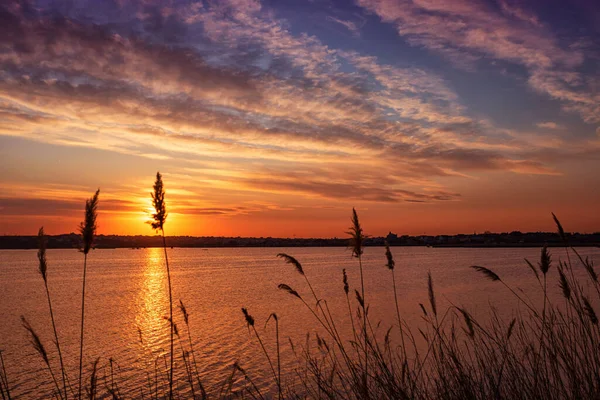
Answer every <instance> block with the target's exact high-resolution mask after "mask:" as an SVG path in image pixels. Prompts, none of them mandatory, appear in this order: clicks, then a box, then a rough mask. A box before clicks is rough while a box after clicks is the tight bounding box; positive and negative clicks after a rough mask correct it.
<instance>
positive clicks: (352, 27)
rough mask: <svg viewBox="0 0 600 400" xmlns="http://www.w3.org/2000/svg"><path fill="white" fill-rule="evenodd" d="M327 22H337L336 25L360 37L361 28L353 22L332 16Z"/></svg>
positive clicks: (328, 17)
mask: <svg viewBox="0 0 600 400" xmlns="http://www.w3.org/2000/svg"><path fill="white" fill-rule="evenodd" d="M327 21H331V22H335V23H336V24H340V25H342V26H344V27H345V28H346V29H348V30H349V31H350V32H352V34H353V35H354V36H360V28H359V27H358V26H357V25H356V24H355V23H354V22H352V21H347V20H343V19H340V18H336V17H332V16H330V15H328V16H327Z"/></svg>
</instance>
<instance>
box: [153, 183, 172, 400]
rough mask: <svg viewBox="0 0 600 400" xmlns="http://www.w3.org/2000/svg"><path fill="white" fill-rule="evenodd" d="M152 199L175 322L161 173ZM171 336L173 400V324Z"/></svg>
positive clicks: (170, 388)
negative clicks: (160, 237)
mask: <svg viewBox="0 0 600 400" xmlns="http://www.w3.org/2000/svg"><path fill="white" fill-rule="evenodd" d="M150 195H151V197H152V205H153V207H154V210H155V213H154V214H152V221H150V225H151V226H152V229H154V230H156V231H160V233H161V236H162V242H163V251H164V253H165V265H166V267H167V282H168V285H169V318H170V320H171V321H173V290H172V287H171V270H170V268H169V257H168V255H167V241H166V238H165V222H166V220H167V208H166V203H165V190H164V186H163V181H162V175H161V174H160V172H157V173H156V180H155V182H154V192H153V193H151V194H150ZM170 325H171V335H170V358H171V362H170V368H169V400H172V399H173V361H174V359H173V355H174V352H173V347H174V336H173V335H174V330H173V324H172V323H171V324H170Z"/></svg>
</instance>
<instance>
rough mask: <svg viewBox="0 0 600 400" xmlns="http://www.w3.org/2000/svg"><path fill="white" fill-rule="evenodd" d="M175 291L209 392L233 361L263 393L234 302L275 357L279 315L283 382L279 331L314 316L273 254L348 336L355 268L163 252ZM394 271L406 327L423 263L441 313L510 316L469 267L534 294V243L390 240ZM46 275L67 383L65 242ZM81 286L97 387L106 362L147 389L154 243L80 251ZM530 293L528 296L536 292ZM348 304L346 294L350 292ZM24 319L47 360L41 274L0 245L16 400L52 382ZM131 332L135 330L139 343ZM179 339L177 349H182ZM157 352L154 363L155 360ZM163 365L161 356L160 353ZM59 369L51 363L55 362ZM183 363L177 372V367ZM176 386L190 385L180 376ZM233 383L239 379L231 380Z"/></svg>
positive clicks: (381, 304)
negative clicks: (284, 287)
mask: <svg viewBox="0 0 600 400" xmlns="http://www.w3.org/2000/svg"><path fill="white" fill-rule="evenodd" d="M579 250H580V253H581V254H582V255H583V256H590V257H591V258H592V259H593V260H595V261H597V260H598V259H600V249H598V248H585V249H579ZM551 251H552V253H553V257H554V259H555V260H558V259H559V258H562V259H565V258H566V257H565V253H564V250H561V249H552V250H551ZM168 252H169V259H170V263H171V268H172V272H171V274H172V283H173V298H174V301H176V302H178V301H179V299H181V300H183V302H184V303H185V305H186V307H187V309H188V312H189V313H190V331H191V335H192V340H193V343H194V347H195V351H196V358H197V362H198V366H199V369H200V374H201V376H202V379H203V383H204V385H205V386H206V388H207V390H208V391H209V392H211V393H213V394H218V393H219V390H220V388H221V385H222V384H223V382H224V380H225V379H226V378H227V376H228V375H229V374H230V373H231V366H232V364H233V363H234V362H235V361H238V362H239V363H240V365H242V366H243V367H244V368H245V369H246V370H247V371H248V372H249V374H250V375H251V377H252V379H253V380H254V381H255V382H256V383H257V385H258V386H259V387H260V388H261V389H262V390H265V391H268V390H269V389H270V390H272V389H273V387H272V386H273V379H272V376H271V375H269V374H270V370H269V369H268V368H267V367H266V366H267V363H266V359H265V356H264V354H262V353H261V350H260V347H259V346H258V343H257V341H256V339H255V338H254V337H253V336H252V335H251V334H250V331H249V330H248V328H247V326H246V323H245V320H244V318H243V315H242V313H241V310H240V309H241V307H247V308H248V310H249V311H250V313H251V314H252V315H253V316H254V318H255V319H256V328H257V330H258V331H259V333H260V334H261V335H262V337H263V340H264V341H265V344H266V346H267V350H268V351H270V352H271V354H272V355H273V357H275V356H274V353H273V351H274V337H275V335H274V325H273V324H272V322H270V323H269V325H267V326H266V328H265V325H264V324H265V321H266V319H267V318H268V316H269V315H270V314H271V313H272V312H275V313H277V315H278V317H279V322H280V336H281V339H282V340H281V343H282V345H281V353H282V356H281V357H282V371H283V373H284V375H286V379H287V380H288V381H290V380H293V373H292V371H293V369H294V367H295V366H296V365H297V364H296V363H297V361H296V359H295V357H294V355H293V354H292V351H291V346H290V345H289V342H288V338H290V339H292V340H293V341H294V342H295V343H298V344H300V343H303V342H304V341H305V338H306V333H307V332H315V330H316V329H317V323H316V322H315V320H314V317H312V315H311V314H310V312H309V311H308V310H307V309H306V308H305V307H304V306H303V304H302V303H301V302H300V301H299V300H298V299H297V298H295V297H293V296H291V295H289V294H287V293H284V292H283V291H281V290H278V289H277V285H278V284H280V283H287V284H289V285H290V286H291V287H293V288H294V289H296V290H297V291H298V292H299V293H300V294H301V295H302V296H303V297H304V298H305V299H307V300H308V299H310V291H309V289H308V288H307V286H306V283H305V281H304V279H303V277H302V276H300V275H299V274H298V273H297V272H296V271H295V270H294V268H293V267H292V266H291V265H289V264H285V263H284V262H283V260H281V259H279V258H277V257H276V254H277V253H279V252H285V253H288V254H290V255H293V256H295V257H296V258H297V259H298V260H299V261H300V262H301V263H302V265H303V267H304V270H305V272H306V274H307V276H308V277H309V279H310V280H311V283H312V285H313V287H314V289H315V292H316V293H317V295H318V296H319V297H322V298H325V299H327V300H328V305H329V307H330V309H331V312H332V314H333V315H334V317H335V319H336V321H337V323H338V326H339V327H340V330H342V331H344V332H345V333H343V334H347V329H348V327H349V325H350V320H349V316H348V311H347V304H346V299H345V296H344V292H343V285H342V269H343V268H345V269H346V270H347V272H348V278H349V281H350V286H351V290H352V289H354V288H358V287H359V286H358V285H359V284H360V275H359V270H358V263H357V260H356V259H353V258H352V257H351V254H350V251H349V250H347V249H344V248H289V249H287V248H280V249H274V248H242V249H233V248H231V249H208V250H204V249H179V248H176V249H169V250H168ZM392 252H393V254H394V257H395V259H396V274H397V275H396V279H397V286H398V294H399V298H400V312H401V314H402V316H403V318H405V319H407V320H408V321H409V324H411V325H414V326H417V325H418V324H419V321H420V315H421V314H420V313H421V311H420V308H419V303H424V304H426V305H427V304H428V298H427V273H428V271H431V274H432V276H433V279H434V287H435V292H436V296H437V301H438V308H439V309H441V310H443V309H444V308H445V307H447V306H448V305H449V302H452V303H453V304H455V305H459V306H463V307H466V308H467V309H468V310H469V311H471V312H472V313H473V314H474V315H475V316H476V317H477V316H485V315H486V312H487V310H488V307H489V304H490V303H491V304H494V305H496V306H498V307H501V309H502V311H503V312H505V313H506V314H510V313H511V312H512V310H513V309H514V307H516V303H515V302H514V301H513V297H512V296H511V295H510V293H509V292H508V291H507V290H505V288H503V287H502V285H501V284H499V283H498V282H491V281H489V280H486V279H484V278H483V276H481V275H480V274H477V273H476V272H475V271H473V270H472V269H470V268H469V266H470V265H483V266H486V267H489V268H491V269H493V270H494V271H495V272H496V273H498V274H499V275H500V276H501V277H502V279H503V280H504V281H506V282H507V283H509V284H511V285H514V286H515V287H517V288H522V289H523V290H524V292H525V293H526V295H528V296H530V297H531V298H532V299H533V300H534V301H536V299H539V296H538V294H537V292H535V291H533V290H532V289H531V288H532V287H534V285H535V278H534V276H533V274H532V272H531V271H530V270H529V268H528V267H527V266H526V264H525V263H524V262H523V258H525V257H527V258H529V259H530V260H532V261H535V260H537V259H538V257H539V249H462V248H444V249H442V248H424V247H414V248H408V247H398V248H393V249H392ZM47 256H48V264H49V268H48V277H49V278H48V279H49V286H50V292H51V295H52V302H53V306H54V312H55V318H56V321H57V328H58V332H59V337H60V341H61V346H62V349H63V355H64V358H65V363H66V367H67V369H68V371H69V377H70V380H71V381H72V383H74V384H75V387H76V386H77V385H76V378H77V372H76V371H77V370H78V362H79V359H78V356H79V324H80V312H81V309H80V303H81V276H82V270H83V268H82V265H83V255H82V254H81V253H78V252H77V251H74V250H49V251H48V255H47ZM384 265H385V256H384V249H383V248H366V249H365V254H364V259H363V267H364V273H365V288H366V290H365V291H366V296H365V297H366V300H367V303H368V304H370V307H371V311H370V315H371V319H372V321H374V322H377V321H382V322H381V326H380V328H379V329H380V331H382V332H385V331H387V329H388V327H389V326H391V325H392V324H393V323H394V320H395V307H394V299H393V289H392V286H391V275H390V271H389V270H387V269H386V268H385V266H384ZM87 279H88V281H87V282H88V286H87V289H86V290H87V292H86V320H85V321H86V322H85V323H86V326H85V365H86V366H89V365H90V364H91V362H93V360H95V359H96V358H97V357H100V363H99V365H100V366H101V368H100V370H99V377H100V385H101V386H104V385H105V377H106V376H107V375H108V369H107V365H108V359H109V358H112V359H113V360H114V361H115V371H116V372H117V375H118V379H119V386H120V389H121V394H123V395H126V396H127V397H132V396H137V397H139V396H140V393H141V392H140V390H141V389H140V388H141V387H143V388H144V389H143V390H147V388H146V387H144V385H145V384H146V371H149V372H151V373H152V374H154V360H155V359H156V358H157V357H159V356H161V355H165V354H168V348H169V325H168V322H167V321H165V320H164V318H163V317H165V316H168V314H169V309H168V291H167V280H166V270H165V266H164V254H163V250H162V249H140V250H130V249H115V250H95V251H92V252H91V253H90V255H89V259H88V278H87ZM555 279H556V270H555V269H553V270H552V271H551V272H550V281H549V282H551V284H550V290H551V291H555V292H556V291H558V288H557V285H556V284H555ZM536 296H537V297H536ZM352 300H353V299H352ZM174 314H175V321H176V323H177V324H178V327H179V330H180V332H181V338H182V340H183V341H184V342H183V343H185V344H186V345H187V342H185V341H187V340H188V339H187V330H186V328H185V324H184V323H183V318H182V317H181V314H180V312H179V310H178V309H175V310H174ZM21 315H25V316H26V317H27V319H28V320H29V321H30V322H31V324H32V325H33V327H34V328H35V329H36V330H37V331H38V332H39V334H40V336H41V338H42V341H43V342H44V343H45V345H46V347H47V349H48V351H49V353H50V354H51V362H52V363H53V365H54V366H56V365H58V364H57V362H58V361H57V359H56V356H55V351H54V349H53V348H52V347H53V346H52V338H53V335H52V330H51V325H50V319H49V315H48V305H47V301H46V297H45V291H44V286H43V280H42V278H41V277H40V275H39V273H38V272H37V258H36V252H35V251H16V250H15V251H0V316H1V317H2V319H1V321H2V322H1V323H0V349H2V350H4V352H3V355H4V359H5V363H6V368H7V373H8V377H9V379H10V384H11V388H12V391H13V394H14V395H15V398H24V399H29V398H31V399H45V398H50V395H51V393H52V387H53V385H52V381H51V379H50V376H49V374H48V372H47V370H46V369H44V365H43V364H42V361H41V359H40V357H39V355H37V354H36V353H35V352H34V350H33V347H32V346H31V345H30V344H29V343H28V342H29V339H28V337H27V335H26V332H25V330H24V329H23V328H22V327H21V323H20V319H19V318H20V316H21ZM138 328H139V329H140V330H141V332H142V337H141V340H140V336H139V332H138ZM179 346H180V345H179V343H177V344H176V351H177V352H178V354H181V350H179V349H180V347H179ZM161 360H162V359H161ZM163 362H164V361H163ZM56 370H57V371H58V369H56ZM179 370H181V368H180V369H179ZM180 382H181V387H180V391H181V393H182V394H185V393H186V391H187V390H188V389H187V387H186V385H185V384H184V383H185V381H184V378H183V377H182V379H180ZM236 383H237V384H241V383H242V382H241V378H238V380H237V381H236Z"/></svg>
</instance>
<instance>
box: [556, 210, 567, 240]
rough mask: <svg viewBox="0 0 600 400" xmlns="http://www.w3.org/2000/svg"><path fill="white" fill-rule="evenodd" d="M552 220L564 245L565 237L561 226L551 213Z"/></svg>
mask: <svg viewBox="0 0 600 400" xmlns="http://www.w3.org/2000/svg"><path fill="white" fill-rule="evenodd" d="M552 219H554V223H555V224H556V229H557V230H558V235H559V236H560V238H561V239H562V240H563V242H565V243H566V242H567V236H566V235H565V230H564V229H563V227H562V224H561V223H560V221H559V220H558V218H556V215H554V213H552Z"/></svg>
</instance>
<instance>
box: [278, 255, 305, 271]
mask: <svg viewBox="0 0 600 400" xmlns="http://www.w3.org/2000/svg"><path fill="white" fill-rule="evenodd" d="M277 257H281V258H283V259H284V260H285V262H286V263H288V264H292V265H293V266H294V267H295V268H296V271H298V273H299V274H300V275H304V270H303V269H302V264H300V262H299V261H298V260H296V259H295V258H294V257H292V256H290V255H287V254H285V253H279V254H277Z"/></svg>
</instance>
